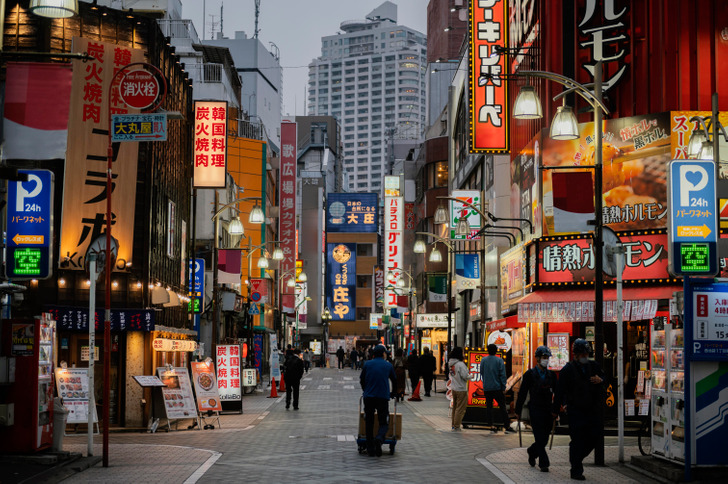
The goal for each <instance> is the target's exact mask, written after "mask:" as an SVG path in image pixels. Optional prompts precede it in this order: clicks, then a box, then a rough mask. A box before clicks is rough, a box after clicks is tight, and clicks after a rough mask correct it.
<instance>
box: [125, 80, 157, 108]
mask: <svg viewBox="0 0 728 484" xmlns="http://www.w3.org/2000/svg"><path fill="white" fill-rule="evenodd" d="M119 95H120V97H121V100H122V101H124V102H125V103H126V105H127V106H129V107H130V108H134V109H144V108H148V107H149V106H151V105H152V104H154V102H155V101H156V100H157V97H158V96H159V81H157V78H156V77H155V76H154V74H152V73H151V72H148V71H144V70H137V71H130V72H127V73H126V74H124V76H123V77H122V78H121V81H120V82H119Z"/></svg>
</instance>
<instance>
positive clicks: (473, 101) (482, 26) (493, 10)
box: [469, 0, 509, 153]
mask: <svg viewBox="0 0 728 484" xmlns="http://www.w3.org/2000/svg"><path fill="white" fill-rule="evenodd" d="M507 20H508V2H507V1H506V0H491V1H489V2H470V20H469V24H470V36H469V38H470V120H471V124H470V150H471V151H472V152H473V153H507V152H508V149H509V143H508V141H509V140H508V87H507V86H508V83H507V82H506V81H505V79H503V78H501V75H502V74H505V73H507V72H508V67H507V65H506V55H505V54H504V53H502V52H501V51H500V50H498V48H501V47H507V46H508V23H507Z"/></svg>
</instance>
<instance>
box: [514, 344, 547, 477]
mask: <svg viewBox="0 0 728 484" xmlns="http://www.w3.org/2000/svg"><path fill="white" fill-rule="evenodd" d="M550 357H551V350H549V349H548V347H547V346H539V347H538V348H536V366H534V367H533V368H531V369H529V370H528V371H526V373H524V374H523V378H522V379H521V389H520V390H519V392H518V399H517V400H516V416H518V419H519V420H520V418H521V415H523V414H522V412H523V405H524V403H525V402H526V398H527V397H529V401H528V414H529V419H530V421H531V429H533V440H534V442H533V444H531V446H530V447H529V448H528V450H527V452H528V463H529V464H530V465H531V467H535V466H536V458H538V467H539V469H541V472H548V471H549V465H550V462H549V456H548V454H547V453H546V444H547V443H548V441H549V434H550V433H551V428H552V426H553V422H554V419H553V416H552V415H551V407H552V405H553V399H554V392H555V391H556V374H555V373H554V372H553V371H550V370H549V369H548V366H549V358H550Z"/></svg>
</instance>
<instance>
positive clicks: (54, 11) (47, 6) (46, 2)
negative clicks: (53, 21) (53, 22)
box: [28, 0, 78, 18]
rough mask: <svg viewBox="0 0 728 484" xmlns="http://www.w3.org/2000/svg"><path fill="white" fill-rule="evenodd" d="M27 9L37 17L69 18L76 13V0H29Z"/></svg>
mask: <svg viewBox="0 0 728 484" xmlns="http://www.w3.org/2000/svg"><path fill="white" fill-rule="evenodd" d="M28 10H30V12H31V13H34V14H35V15H38V16H39V17H48V18H69V17H73V16H74V15H78V0H30V7H29V8H28Z"/></svg>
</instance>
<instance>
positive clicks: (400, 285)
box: [397, 277, 405, 287]
mask: <svg viewBox="0 0 728 484" xmlns="http://www.w3.org/2000/svg"><path fill="white" fill-rule="evenodd" d="M404 285H405V282H404V279H403V278H401V277H400V278H399V279H397V287H404Z"/></svg>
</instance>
